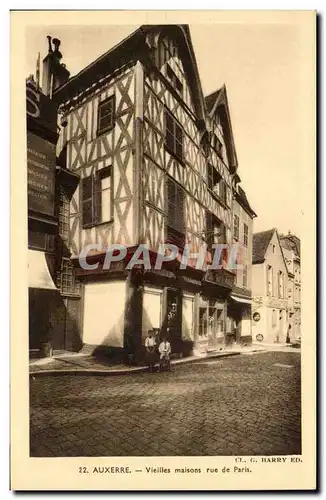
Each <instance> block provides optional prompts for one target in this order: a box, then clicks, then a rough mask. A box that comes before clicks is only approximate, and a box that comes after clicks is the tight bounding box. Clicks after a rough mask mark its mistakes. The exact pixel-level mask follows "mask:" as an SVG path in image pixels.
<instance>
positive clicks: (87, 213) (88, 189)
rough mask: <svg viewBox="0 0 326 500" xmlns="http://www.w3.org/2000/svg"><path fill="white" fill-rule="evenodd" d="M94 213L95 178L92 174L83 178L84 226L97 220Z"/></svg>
mask: <svg viewBox="0 0 326 500" xmlns="http://www.w3.org/2000/svg"><path fill="white" fill-rule="evenodd" d="M94 215H95V214H94V179H93V176H92V175H90V176H89V177H84V178H83V180H82V217H83V227H88V226H91V225H92V224H93V223H94V222H95V221H94V219H95V217H94Z"/></svg>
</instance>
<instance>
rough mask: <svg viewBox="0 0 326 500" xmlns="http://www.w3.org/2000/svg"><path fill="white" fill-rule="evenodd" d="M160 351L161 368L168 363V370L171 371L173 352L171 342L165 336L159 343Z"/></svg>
mask: <svg viewBox="0 0 326 500" xmlns="http://www.w3.org/2000/svg"><path fill="white" fill-rule="evenodd" d="M158 351H159V353H160V368H159V369H160V370H161V369H162V368H163V365H164V364H165V363H166V364H167V367H168V370H169V371H171V363H170V354H171V344H170V342H169V341H168V340H167V339H166V337H163V340H162V342H161V343H160V345H159V348H158Z"/></svg>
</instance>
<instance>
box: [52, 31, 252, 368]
mask: <svg viewBox="0 0 326 500" xmlns="http://www.w3.org/2000/svg"><path fill="white" fill-rule="evenodd" d="M53 43H54V41H53ZM56 43H57V42H56ZM54 52H58V45H56V47H55V51H54ZM60 56H61V54H60ZM48 57H50V59H51V61H52V60H53V59H52V58H53V55H52V47H51V41H50V50H49V55H48ZM60 58H61V57H60ZM60 58H59V59H58V58H57V59H58V60H59V61H60ZM45 60H46V59H45ZM59 64H60V71H61V68H62V67H63V65H61V63H60V62H59ZM54 67H56V66H54ZM47 68H49V71H48V72H47V71H45V73H43V74H45V77H44V78H43V82H44V83H43V92H44V93H45V94H48V95H50V97H51V98H52V101H53V102H54V103H55V105H56V106H58V117H59V120H58V125H59V129H60V130H59V132H60V133H59V139H58V143H57V159H56V164H57V169H56V170H57V174H56V175H57V178H58V179H59V178H60V179H61V180H62V181H61V182H57V184H56V196H57V198H56V200H57V205H56V206H57V210H58V213H57V223H58V231H57V233H56V234H57V242H58V244H57V249H56V251H55V255H56V259H57V267H56V273H57V282H56V284H57V289H58V290H59V291H60V296H61V300H62V301H64V304H65V308H66V311H68V312H67V313H66V314H67V315H68V319H69V318H70V319H71V321H70V323H69V321H68V320H67V319H66V320H65V324H66V325H67V323H69V325H70V326H69V327H67V326H66V327H65V331H66V332H68V333H66V334H65V339H66V338H68V342H67V341H66V340H63V341H62V342H61V344H62V345H64V346H66V347H65V348H69V346H70V348H78V347H79V346H80V345H84V346H86V348H89V350H90V351H92V352H97V351H99V350H105V352H108V353H109V352H111V353H113V352H118V353H120V354H122V353H128V354H133V355H135V357H136V358H137V357H138V356H141V354H142V350H143V344H144V337H145V335H146V334H147V331H148V330H149V329H150V328H157V329H159V330H160V331H161V332H162V331H163V332H166V333H167V334H168V336H169V338H170V340H171V342H172V348H173V350H174V351H175V352H180V353H183V354H188V353H190V352H194V351H206V350H209V349H215V348H216V347H219V346H223V345H226V344H228V343H229V342H230V341H231V340H232V336H233V335H234V331H236V332H237V333H236V335H235V337H234V339H235V340H236V341H237V342H241V339H242V340H244V338H247V337H248V336H249V332H250V324H249V322H250V319H249V318H250V312H248V311H249V309H250V295H251V294H250V286H251V276H250V274H251V269H250V267H251V266H250V260H251V259H250V256H251V251H252V250H251V240H252V218H253V217H254V216H255V214H254V212H253V211H252V210H251V208H250V205H249V203H248V200H247V199H246V196H245V194H244V191H243V190H241V188H240V187H239V186H237V184H238V182H239V179H238V177H236V173H237V169H238V162H237V155H236V150H235V145H234V138H233V133H232V126H231V118H230V111H229V106H228V99H227V93H226V88H225V87H223V88H222V89H219V90H218V91H217V92H214V93H213V94H210V95H209V96H207V97H206V98H204V96H203V93H202V89H201V82H200V78H199V74H198V68H197V63H196V59H195V55H194V51H193V47H192V42H191V38H190V32H189V28H188V27H187V26H183V25H182V26H181V25H173V26H170V25H159V26H142V27H141V28H139V29H138V30H136V31H135V32H134V33H132V34H131V35H130V36H129V37H128V38H126V39H125V40H123V41H122V42H121V43H119V44H118V45H117V46H115V47H114V48H113V49H111V50H109V51H108V52H106V53H105V54H104V55H103V56H101V57H99V58H98V59H97V60H96V61H94V62H93V63H91V64H90V65H89V66H87V67H86V68H85V69H83V70H82V71H80V72H79V73H78V74H77V75H76V76H73V77H71V78H70V79H68V80H67V81H64V82H60V84H59V85H57V81H58V80H57V79H56V76H55V75H56V71H54V76H51V75H52V74H53V73H51V71H52V69H51V65H50V66H45V70H46V69H47ZM43 71H44V70H43ZM60 71H59V73H60ZM64 76H66V75H64ZM53 82H54V83H53ZM77 184H78V185H77ZM233 212H234V213H235V214H237V215H238V217H239V224H240V226H241V228H240V229H239V234H238V235H236V237H235V238H234V234H233V230H234V228H233V221H234V214H233ZM240 226H239V227H240ZM239 239H240V240H242V242H243V243H244V245H245V246H246V250H245V252H244V255H245V257H244V260H245V262H246V263H247V265H246V267H245V270H244V272H242V274H240V273H239V274H238V276H236V273H235V271H234V270H230V269H228V268H227V265H226V262H227V254H226V253H224V254H223V255H222V263H223V268H222V269H218V270H207V268H206V269H204V270H201V269H196V267H195V264H194V263H193V262H192V261H191V260H190V261H189V262H188V265H187V266H186V268H185V269H182V266H180V258H178V259H177V260H175V261H174V262H169V263H166V265H165V267H164V268H163V269H162V270H161V271H155V270H144V269H143V268H142V267H141V266H138V268H137V269H136V268H134V269H132V270H127V269H126V264H127V263H128V261H129V260H130V258H131V257H132V255H133V254H134V252H135V251H136V248H137V246H138V244H140V243H146V244H147V245H148V246H149V247H150V249H151V256H152V257H154V258H155V256H156V255H157V252H158V249H159V245H160V244H161V243H162V242H167V243H173V244H174V245H176V246H177V247H178V248H179V251H180V254H181V253H182V251H183V248H184V247H185V245H186V244H187V245H190V247H191V250H192V252H197V251H198V250H199V249H200V248H203V247H204V248H205V251H206V264H208V263H210V262H211V255H212V245H213V244H214V243H226V244H229V245H230V244H231V243H232V242H233V241H235V240H236V241H238V240H239ZM112 244H121V245H124V246H125V247H126V248H127V254H126V256H125V259H124V261H119V262H114V263H112V265H111V266H110V268H109V269H104V266H103V262H104V259H105V253H106V249H107V248H108V247H109V246H110V245H112ZM87 245H93V246H94V245H98V247H97V249H95V247H94V249H93V251H92V252H89V253H88V258H87V262H88V264H89V265H92V264H93V269H85V268H84V267H82V266H81V265H80V260H79V255H80V252H81V251H82V250H83V249H84V248H85V247H86V246H87ZM236 280H237V281H236ZM237 308H238V310H237ZM233 320H234V321H233ZM240 324H241V325H242V326H241V327H240V326H239V325H240ZM235 325H237V326H236V327H235Z"/></svg>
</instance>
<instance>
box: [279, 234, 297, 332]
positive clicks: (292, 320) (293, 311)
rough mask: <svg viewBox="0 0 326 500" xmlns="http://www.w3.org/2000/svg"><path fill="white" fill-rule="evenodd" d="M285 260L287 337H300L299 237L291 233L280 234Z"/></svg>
mask: <svg viewBox="0 0 326 500" xmlns="http://www.w3.org/2000/svg"><path fill="white" fill-rule="evenodd" d="M280 241H281V245H282V249H283V254H284V258H285V262H286V265H287V269H288V311H289V327H290V328H289V338H290V340H291V341H293V340H298V339H301V270H300V239H299V238H298V237H297V236H295V235H293V234H291V233H290V232H289V233H288V234H287V235H283V234H281V235H280Z"/></svg>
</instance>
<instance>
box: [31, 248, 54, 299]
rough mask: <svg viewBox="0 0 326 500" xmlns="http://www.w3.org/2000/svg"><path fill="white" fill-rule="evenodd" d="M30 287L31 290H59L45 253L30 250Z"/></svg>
mask: <svg viewBox="0 0 326 500" xmlns="http://www.w3.org/2000/svg"><path fill="white" fill-rule="evenodd" d="M28 286H29V288H41V289H45V290H57V287H56V286H55V284H54V282H53V279H52V276H51V274H50V271H49V268H48V264H47V262H46V258H45V253H44V252H40V251H38V250H28Z"/></svg>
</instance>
